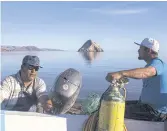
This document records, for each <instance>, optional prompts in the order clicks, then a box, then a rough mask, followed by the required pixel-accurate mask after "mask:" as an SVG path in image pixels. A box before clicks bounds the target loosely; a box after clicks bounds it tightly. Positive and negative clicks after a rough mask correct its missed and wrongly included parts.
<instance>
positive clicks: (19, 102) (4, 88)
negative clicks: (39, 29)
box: [0, 55, 52, 113]
mask: <svg viewBox="0 0 167 131" xmlns="http://www.w3.org/2000/svg"><path fill="white" fill-rule="evenodd" d="M39 68H42V67H41V66H40V60H39V58H38V57H37V56H30V55H27V56H25V57H24V58H23V61H22V65H21V69H20V70H19V71H18V72H17V73H16V74H14V75H10V76H8V77H6V78H5V79H4V80H3V81H2V82H1V87H0V103H1V109H2V110H15V111H29V110H30V108H31V107H32V106H34V105H36V106H37V107H39V106H38V105H41V106H42V108H43V110H44V111H45V112H47V113H49V112H50V111H51V109H52V103H51V101H50V100H49V97H48V94H47V89H46V84H45V82H44V81H43V80H42V79H41V78H39V77H37V73H38V70H39ZM37 109H38V108H37ZM40 109H41V108H40ZM37 112H39V111H37Z"/></svg>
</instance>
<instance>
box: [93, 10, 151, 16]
mask: <svg viewBox="0 0 167 131" xmlns="http://www.w3.org/2000/svg"><path fill="white" fill-rule="evenodd" d="M147 11H148V9H120V10H119V9H108V10H107V9H92V10H90V12H97V13H101V14H108V15H130V14H141V13H145V12H147Z"/></svg>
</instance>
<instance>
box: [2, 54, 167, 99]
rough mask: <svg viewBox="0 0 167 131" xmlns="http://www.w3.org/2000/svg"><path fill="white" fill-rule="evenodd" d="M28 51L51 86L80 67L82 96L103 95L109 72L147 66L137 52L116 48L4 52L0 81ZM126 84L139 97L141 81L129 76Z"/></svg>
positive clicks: (132, 96) (130, 93)
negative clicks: (35, 58) (67, 73)
mask: <svg viewBox="0 0 167 131" xmlns="http://www.w3.org/2000/svg"><path fill="white" fill-rule="evenodd" d="M27 54H31V55H37V56H39V58H40V60H41V65H42V66H43V68H42V69H40V70H39V73H38V74H39V77H41V78H42V79H43V80H44V81H45V82H46V85H47V87H48V88H50V87H52V85H53V82H54V80H55V79H56V77H57V76H58V75H59V74H60V73H61V72H63V71H64V70H66V69H68V68H74V69H76V70H78V71H79V72H80V73H81V74H82V77H83V87H82V89H81V92H80V95H79V97H80V98H85V97H86V96H87V95H88V94H89V93H91V92H96V93H99V94H102V93H103V92H104V91H105V90H106V89H107V88H108V86H109V83H108V82H107V81H106V80H105V76H106V74H107V73H108V72H114V71H118V70H125V69H131V68H137V67H143V66H145V63H144V61H139V60H138V59H137V57H138V55H137V53H136V54H134V55H126V53H122V54H119V55H118V52H116V51H115V52H103V53H87V54H83V53H79V52H70V51H69V52H68V51H67V52H66V51H50V52H4V53H1V80H2V79H4V78H5V77H6V76H8V75H10V74H15V73H16V72H17V71H18V70H19V69H20V66H21V61H22V59H23V57H24V56H25V55H27ZM166 60H167V59H166ZM126 87H127V99H138V97H139V95H140V92H141V89H142V81H141V80H133V79H130V82H129V84H128V85H126Z"/></svg>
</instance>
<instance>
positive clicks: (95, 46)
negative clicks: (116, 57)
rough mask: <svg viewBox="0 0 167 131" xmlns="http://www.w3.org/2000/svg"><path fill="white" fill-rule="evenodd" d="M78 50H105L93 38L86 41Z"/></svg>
mask: <svg viewBox="0 0 167 131" xmlns="http://www.w3.org/2000/svg"><path fill="white" fill-rule="evenodd" d="M78 52H103V49H102V48H101V47H100V46H99V45H98V44H97V43H95V42H93V41H92V40H88V41H86V42H85V43H84V44H83V46H82V47H81V48H80V49H79V50H78Z"/></svg>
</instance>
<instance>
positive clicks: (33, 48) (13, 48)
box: [1, 46, 64, 52]
mask: <svg viewBox="0 0 167 131" xmlns="http://www.w3.org/2000/svg"><path fill="white" fill-rule="evenodd" d="M10 51H64V50H60V49H50V48H38V47H36V46H1V52H10Z"/></svg>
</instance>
